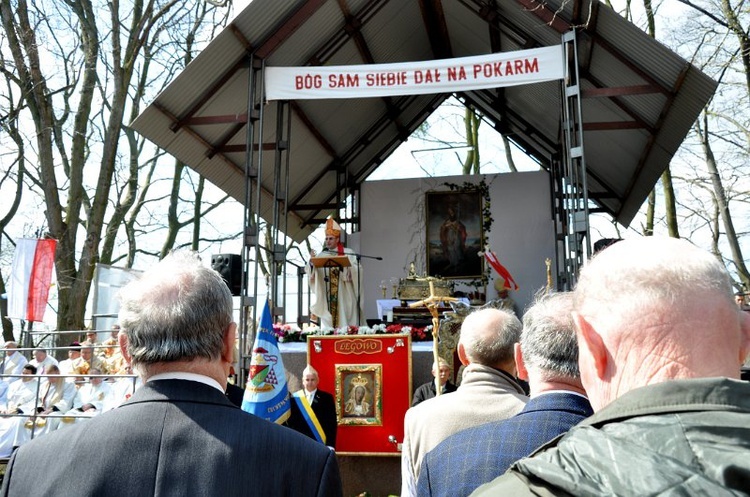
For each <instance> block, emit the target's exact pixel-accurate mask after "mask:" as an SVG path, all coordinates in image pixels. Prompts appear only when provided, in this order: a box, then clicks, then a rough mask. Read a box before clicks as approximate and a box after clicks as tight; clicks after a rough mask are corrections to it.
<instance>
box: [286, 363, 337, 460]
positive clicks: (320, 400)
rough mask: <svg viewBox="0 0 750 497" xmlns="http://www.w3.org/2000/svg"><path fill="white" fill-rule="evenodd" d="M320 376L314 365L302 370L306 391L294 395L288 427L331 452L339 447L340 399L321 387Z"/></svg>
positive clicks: (304, 389) (299, 391)
mask: <svg viewBox="0 0 750 497" xmlns="http://www.w3.org/2000/svg"><path fill="white" fill-rule="evenodd" d="M318 383H320V376H319V375H318V371H317V370H316V369H315V368H314V367H312V366H311V365H310V364H308V365H307V366H305V369H303V370H302V387H303V388H302V389H301V390H298V391H297V392H294V393H293V394H292V410H291V413H290V416H289V419H288V420H287V421H286V423H285V425H286V426H288V427H289V428H292V429H293V430H297V431H298V432H300V433H302V434H303V435H306V436H308V437H310V438H312V439H314V440H317V441H319V442H320V443H322V444H325V445H327V446H328V447H330V448H331V449H335V448H336V432H337V430H338V420H337V418H336V400H335V399H334V398H333V395H331V394H330V393H328V392H324V391H323V390H321V389H319V388H318Z"/></svg>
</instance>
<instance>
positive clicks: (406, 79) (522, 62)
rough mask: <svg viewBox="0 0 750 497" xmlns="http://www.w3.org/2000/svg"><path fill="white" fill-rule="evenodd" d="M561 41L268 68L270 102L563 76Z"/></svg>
mask: <svg viewBox="0 0 750 497" xmlns="http://www.w3.org/2000/svg"><path fill="white" fill-rule="evenodd" d="M563 62H564V58H563V48H562V46H561V45H555V46H551V47H543V48H534V49H531V50H519V51H515V52H499V53H493V54H489V55H478V56H472V57H461V58H455V59H442V60H427V61H422V62H399V63H394V64H360V65H352V66H306V67H266V71H265V86H266V98H267V99H268V100H308V99H327V98H367V97H385V96H394V95H422V94H429V93H452V92H461V91H469V90H479V89H482V88H497V87H501V86H516V85H525V84H530V83H540V82H543V81H553V80H556V79H562V78H563V77H564V75H565V66H564V63H563Z"/></svg>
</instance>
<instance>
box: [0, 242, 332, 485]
mask: <svg viewBox="0 0 750 497" xmlns="http://www.w3.org/2000/svg"><path fill="white" fill-rule="evenodd" d="M120 300H121V306H120V315H119V323H120V326H121V333H120V335H119V341H120V348H121V350H122V353H123V356H124V357H125V359H126V360H127V361H128V362H129V363H130V364H131V366H132V367H133V370H134V371H135V372H136V373H138V375H139V376H140V377H141V378H142V380H143V386H141V387H139V388H138V389H137V390H136V391H135V393H134V394H133V396H132V397H131V398H130V399H129V400H128V401H127V402H125V403H124V404H122V405H121V406H120V407H119V408H117V409H114V410H112V411H110V412H107V413H104V414H102V415H100V416H97V417H96V418H94V419H92V420H90V421H87V422H86V423H80V424H77V425H76V426H73V427H70V428H67V429H66V430H63V431H61V432H56V433H52V434H49V435H45V436H44V437H41V438H38V439H36V440H32V441H31V442H29V443H28V444H26V445H24V446H22V447H21V448H19V449H18V450H17V451H16V453H15V454H14V455H13V457H12V458H11V460H10V462H9V463H8V467H7V471H6V474H5V479H4V481H3V487H2V491H0V494H2V495H13V496H25V495H47V496H58V495H59V496H68V495H86V496H108V497H117V496H131V495H160V496H184V495H216V496H219V495H220V496H222V497H228V496H240V495H243V496H244V495H257V496H267V495H290V496H292V495H293V496H297V495H309V496H328V495H334V496H340V495H341V492H342V489H341V480H340V477H339V469H338V464H337V462H336V456H335V454H334V452H332V451H330V450H328V449H326V448H325V447H323V446H321V445H319V444H316V443H314V442H312V441H311V440H309V439H307V438H305V437H303V436H301V435H299V434H297V433H294V432H292V431H290V430H287V429H285V428H283V427H281V426H278V425H275V424H273V423H269V422H267V421H264V420H262V419H261V418H258V417H256V416H253V415H251V414H249V413H246V412H244V411H242V410H241V409H239V408H237V407H236V406H234V405H232V403H231V402H230V401H229V400H228V399H227V398H226V396H225V395H224V388H225V386H226V380H227V377H228V375H229V369H230V366H231V365H232V362H233V350H234V345H235V336H236V331H237V326H236V324H235V323H234V322H233V321H232V316H233V312H232V296H231V293H230V291H229V288H228V287H227V286H226V284H225V283H224V281H223V280H222V279H221V276H220V275H219V274H218V273H217V272H216V271H214V270H213V269H211V268H209V267H206V266H205V265H204V264H203V263H202V262H201V261H200V259H199V258H198V256H197V255H196V254H194V253H191V252H175V253H173V254H170V255H169V256H167V257H166V258H165V259H164V260H162V261H161V262H160V263H159V264H158V265H157V266H156V267H155V268H154V269H152V270H151V271H147V272H146V273H144V274H143V275H142V276H141V277H140V278H139V279H137V280H135V281H133V282H131V283H129V284H128V285H127V286H125V287H124V288H123V289H122V290H121V295H120ZM71 441H72V442H71ZM61 454H64V457H61ZM81 465H84V466H85V467H86V468H87V471H84V472H81V471H80V468H81ZM40 468H44V470H43V471H41V470H40Z"/></svg>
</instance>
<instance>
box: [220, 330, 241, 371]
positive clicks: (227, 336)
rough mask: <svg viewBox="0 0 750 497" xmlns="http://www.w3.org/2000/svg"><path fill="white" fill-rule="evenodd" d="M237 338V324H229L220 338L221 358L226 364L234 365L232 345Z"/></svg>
mask: <svg viewBox="0 0 750 497" xmlns="http://www.w3.org/2000/svg"><path fill="white" fill-rule="evenodd" d="M236 338H237V323H235V322H232V323H229V326H227V328H226V330H224V337H223V338H222V347H221V358H222V359H223V360H224V361H225V362H227V363H228V364H234V343H235V340H236Z"/></svg>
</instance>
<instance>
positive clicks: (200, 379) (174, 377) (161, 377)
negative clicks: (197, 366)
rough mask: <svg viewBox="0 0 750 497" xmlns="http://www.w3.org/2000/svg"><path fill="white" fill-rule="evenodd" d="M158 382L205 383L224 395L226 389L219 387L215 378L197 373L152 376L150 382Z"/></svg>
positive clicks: (172, 373) (179, 372)
mask: <svg viewBox="0 0 750 497" xmlns="http://www.w3.org/2000/svg"><path fill="white" fill-rule="evenodd" d="M158 380H189V381H197V382H198V383H203V384H204V385H208V386H210V387H214V388H215V389H216V390H218V391H220V392H221V393H224V389H223V388H221V385H219V382H218V381H216V380H214V379H213V378H210V377H208V376H205V375H202V374H196V373H187V372H184V371H172V372H168V373H159V374H155V375H154V376H151V377H150V378H149V379H148V381H158Z"/></svg>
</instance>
